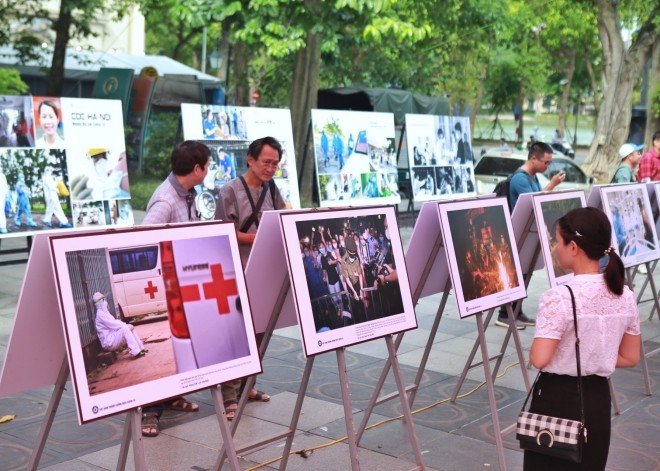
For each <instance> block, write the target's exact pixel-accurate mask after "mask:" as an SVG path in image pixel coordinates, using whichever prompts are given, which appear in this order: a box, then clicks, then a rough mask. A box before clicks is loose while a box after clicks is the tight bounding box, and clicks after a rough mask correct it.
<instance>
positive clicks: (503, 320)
mask: <svg viewBox="0 0 660 471" xmlns="http://www.w3.org/2000/svg"><path fill="white" fill-rule="evenodd" d="M495 325H497V326H500V327H507V328H508V327H509V318H508V317H499V316H498V317H497V320H496V321H495ZM525 328H526V326H525V324H523V323H522V322H520V320H518V319H516V329H518V330H523V329H525Z"/></svg>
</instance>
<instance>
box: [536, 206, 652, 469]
mask: <svg viewBox="0 0 660 471" xmlns="http://www.w3.org/2000/svg"><path fill="white" fill-rule="evenodd" d="M555 234H556V238H557V256H558V258H559V263H560V264H561V265H562V267H564V268H566V269H570V270H571V271H573V273H574V274H575V276H574V277H573V278H572V279H571V281H570V282H569V283H568V284H569V285H570V286H571V288H572V290H573V292H574V293H575V307H576V317H577V324H578V335H579V338H580V363H581V370H582V391H583V395H584V412H585V426H586V429H587V440H585V444H584V447H583V452H582V462H581V463H579V464H578V463H572V462H568V461H565V460H561V459H556V458H552V457H549V456H545V455H540V454H537V453H534V452H530V451H525V456H524V469H525V470H534V471H539V470H558V469H561V470H562V471H566V470H589V471H597V470H604V469H605V465H606V464H607V455H608V451H609V446H610V432H611V421H610V414H611V412H610V407H611V399H610V390H609V385H608V383H607V378H609V377H610V376H611V375H612V373H613V372H614V369H615V368H631V367H634V366H635V365H637V362H638V361H639V357H640V342H641V336H640V325H639V313H638V311H637V304H636V302H635V296H634V293H633V292H632V291H631V290H630V289H629V288H628V287H627V286H625V285H624V267H623V262H622V261H621V258H619V256H618V255H617V253H616V252H615V249H614V247H612V246H611V241H612V227H611V224H610V222H609V220H608V219H607V216H605V214H604V213H603V212H602V211H600V210H599V209H595V208H577V209H573V210H572V211H569V212H568V213H567V214H566V215H565V216H563V217H561V218H560V219H559V220H558V221H557V226H556V232H555ZM605 255H607V256H609V260H608V262H607V265H606V267H605V269H604V271H603V272H601V270H600V269H599V260H600V259H601V258H603V257H604V256H605ZM530 359H531V362H532V364H533V365H534V366H535V367H536V368H538V369H540V370H541V375H540V377H539V380H538V382H537V383H536V386H535V387H534V392H533V395H532V404H531V407H530V412H534V413H537V414H544V415H551V416H555V417H563V418H567V419H574V420H580V399H579V395H578V393H577V365H576V358H575V328H574V326H573V308H572V303H571V296H570V293H569V290H568V289H567V288H566V287H565V286H558V287H555V288H552V289H550V290H548V291H546V292H545V293H543V295H542V296H541V298H540V300H539V311H538V317H537V319H536V332H535V334H534V342H533V343H532V347H531V349H530Z"/></svg>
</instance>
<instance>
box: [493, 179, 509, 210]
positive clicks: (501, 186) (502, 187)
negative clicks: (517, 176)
mask: <svg viewBox="0 0 660 471" xmlns="http://www.w3.org/2000/svg"><path fill="white" fill-rule="evenodd" d="M512 177H513V174H512V175H509V176H508V177H506V179H504V180H500V181H499V182H497V185H495V188H494V189H493V193H495V195H497V196H504V197H505V198H506V204H507V206H508V207H509V211H511V209H512V208H511V203H510V202H509V186H510V185H511V178H512Z"/></svg>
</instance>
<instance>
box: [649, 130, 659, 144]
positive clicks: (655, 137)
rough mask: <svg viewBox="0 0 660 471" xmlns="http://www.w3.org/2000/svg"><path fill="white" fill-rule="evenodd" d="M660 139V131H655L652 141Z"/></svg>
mask: <svg viewBox="0 0 660 471" xmlns="http://www.w3.org/2000/svg"><path fill="white" fill-rule="evenodd" d="M658 139H660V131H656V132H655V133H653V139H651V142H653V141H657V140H658Z"/></svg>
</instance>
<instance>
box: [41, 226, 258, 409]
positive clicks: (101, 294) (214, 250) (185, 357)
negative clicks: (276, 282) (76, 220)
mask: <svg viewBox="0 0 660 471" xmlns="http://www.w3.org/2000/svg"><path fill="white" fill-rule="evenodd" d="M51 242H52V254H53V259H54V266H55V267H56V272H57V279H58V280H57V283H58V290H59V292H60V293H61V296H60V298H61V299H60V301H61V303H62V306H61V312H62V315H63V319H64V325H65V329H64V330H65V337H66V341H67V347H68V352H69V361H70V365H71V375H72V377H73V382H74V386H75V388H76V397H77V399H78V403H79V405H80V410H79V416H80V418H81V422H86V421H89V420H94V419H98V418H101V417H103V416H107V415H113V414H117V413H120V412H122V411H125V410H127V409H134V408H135V407H139V406H141V405H145V404H149V403H153V402H157V401H159V400H163V399H165V398H169V397H175V396H177V395H180V394H183V393H191V392H194V391H196V390H199V389H203V388H208V387H209V386H210V385H213V384H219V383H223V382H225V381H229V380H233V379H236V378H241V377H244V376H247V375H249V374H255V373H259V372H261V365H260V362H259V354H258V349H257V346H256V340H255V336H254V328H253V325H252V315H251V311H250V304H249V301H248V299H247V290H246V286H245V278H244V277H243V274H242V268H241V267H242V265H241V260H240V254H239V251H238V242H237V240H236V230H235V228H234V225H233V224H232V223H230V222H220V221H217V222H210V223H208V224H205V225H203V226H196V227H195V228H194V231H191V226H185V227H174V228H171V227H168V228H151V229H147V230H143V231H138V232H136V231H133V230H130V229H117V230H116V231H112V233H108V232H105V231H104V232H94V233H91V234H90V233H87V234H85V233H84V232H83V233H80V232H79V233H78V234H77V235H74V236H72V237H61V238H53V239H51Z"/></svg>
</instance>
